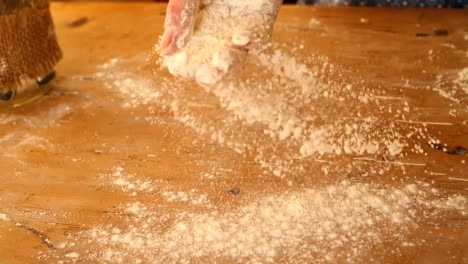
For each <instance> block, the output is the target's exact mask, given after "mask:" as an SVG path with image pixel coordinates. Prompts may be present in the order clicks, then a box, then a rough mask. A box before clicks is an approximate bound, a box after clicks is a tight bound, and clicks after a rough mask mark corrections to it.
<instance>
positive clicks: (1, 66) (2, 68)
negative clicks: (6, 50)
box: [0, 58, 8, 73]
mask: <svg viewBox="0 0 468 264" xmlns="http://www.w3.org/2000/svg"><path fill="white" fill-rule="evenodd" d="M7 70H8V63H7V61H6V60H5V58H0V73H3V72H6V71H7Z"/></svg>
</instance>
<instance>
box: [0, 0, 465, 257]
mask: <svg viewBox="0 0 468 264" xmlns="http://www.w3.org/2000/svg"><path fill="white" fill-rule="evenodd" d="M52 12H53V16H54V19H55V23H56V28H57V34H58V38H59V42H60V44H61V46H62V48H63V51H64V54H65V58H64V60H63V61H62V62H61V63H60V64H59V65H58V67H57V72H58V78H57V80H56V82H55V83H54V89H53V91H52V92H51V93H50V94H48V95H47V96H45V97H44V98H41V99H40V100H38V101H36V102H34V103H32V104H30V105H26V106H23V107H20V108H15V109H9V108H2V109H0V143H1V146H2V151H1V153H0V160H1V162H0V263H71V262H76V263H159V262H163V263H168V262H191V261H193V262H200V263H207V262H215V261H216V262H222V263H233V262H249V261H250V262H273V261H275V262H281V263H284V262H300V263H306V262H308V263H323V262H325V263H341V262H342V263H349V262H358V263H363V262H368V261H369V260H371V261H374V262H380V263H467V262H468V221H467V220H468V218H467V206H468V205H467V202H466V198H467V195H468V165H467V164H468V157H467V150H466V148H468V96H467V93H468V88H467V87H468V79H467V74H468V73H467V70H466V69H467V68H466V67H468V11H465V10H432V9H380V8H344V7H298V6H286V7H284V8H282V10H281V12H280V14H279V18H278V21H277V24H276V25H275V32H274V37H273V38H274V43H275V44H274V45H273V47H272V49H276V50H282V53H281V54H282V56H283V57H282V58H289V59H293V58H294V59H295V60H296V61H295V62H293V64H286V65H298V63H299V62H300V63H303V66H304V67H307V69H308V73H309V74H311V75H310V76H313V80H314V81H313V82H311V83H309V86H310V87H309V88H310V89H311V94H310V99H307V95H301V93H300V90H299V89H298V88H297V86H298V85H299V84H301V82H302V81H303V80H301V77H297V74H295V73H297V72H298V71H299V69H295V70H294V73H290V74H289V75H288V74H286V73H284V72H287V71H283V73H282V74H283V75H281V74H279V73H277V74H276V75H275V73H272V71H274V69H273V70H272V69H271V67H270V68H268V65H263V67H264V68H263V70H265V69H267V71H264V72H262V75H259V76H263V77H261V78H265V79H264V80H263V81H262V82H264V83H269V82H271V83H273V84H276V85H277V84H278V82H276V81H275V80H276V79H281V78H283V79H284V78H285V77H284V75H286V76H288V77H287V78H286V79H288V78H289V79H291V80H292V81H294V82H295V85H286V84H284V86H282V87H279V86H274V85H273V86H272V88H271V87H270V88H268V89H267V88H265V87H264V86H262V87H259V88H256V87H250V88H251V89H246V87H240V88H239V91H235V92H233V93H232V95H231V97H232V98H231V97H230V95H227V94H226V91H227V90H223V87H221V88H218V89H214V90H210V89H204V88H202V87H199V86H197V85H195V84H194V83H191V82H183V81H180V80H176V79H174V78H173V77H171V76H169V74H168V73H167V72H166V71H165V70H164V69H162V68H161V67H159V66H157V65H156V66H155V65H154V63H153V62H154V61H156V58H155V57H154V56H148V55H151V53H152V49H153V45H154V44H155V43H156V42H157V40H158V36H159V35H160V34H161V33H162V30H163V21H164V15H165V13H164V12H165V5H164V4H155V3H54V4H52ZM148 58H149V59H148ZM148 61H149V62H148ZM276 62H277V63H278V65H279V66H281V63H283V62H278V61H276ZM278 65H277V66H278ZM249 67H250V68H249ZM249 67H246V69H255V67H253V66H249ZM273 68H274V67H273ZM268 69H269V70H268ZM464 69H465V71H463V70H464ZM246 71H247V73H249V71H248V70H246ZM252 72H255V71H254V70H252V71H251V72H250V73H252ZM271 75H273V76H276V77H275V78H273V77H271ZM268 76H270V77H268ZM281 76H283V77H281ZM310 76H309V77H310ZM257 81H258V80H257ZM288 89H289V90H288ZM271 96H276V97H275V98H276V99H275V100H276V101H275V100H273V101H272V100H267V99H268V98H270V97H271ZM300 96H303V97H300ZM265 98H266V99H265ZM298 98H299V99H298ZM340 98H341V99H340ZM264 99H265V100H264ZM231 100H232V102H237V103H242V102H243V100H249V102H252V108H256V109H260V110H259V111H258V112H256V111H251V112H249V113H247V114H246V111H247V109H245V111H243V109H238V108H235V107H234V108H231V109H228V106H227V105H228V103H229V101H231ZM272 102H278V103H277V104H276V103H272ZM175 104H177V106H174V105H175ZM231 107H232V105H231ZM262 107H266V108H265V109H267V110H265V109H262ZM268 107H270V108H268ZM268 109H270V110H268ZM278 109H282V111H283V110H284V111H283V112H281V114H284V115H286V118H288V117H290V114H291V113H293V112H294V113H296V114H297V116H298V118H299V120H300V122H299V123H300V124H302V123H304V124H306V125H307V127H306V129H309V130H308V131H309V132H310V134H311V136H310V140H313V139H317V138H320V139H324V138H325V139H326V140H329V141H326V142H321V143H320V142H319V143H320V144H322V143H323V144H325V145H321V146H322V147H324V146H325V147H331V145H332V143H333V142H335V143H336V142H341V143H343V142H345V143H343V146H341V145H339V146H334V150H336V149H340V150H341V151H339V153H338V152H333V153H327V152H326V151H325V153H320V151H318V150H317V151H314V150H313V149H310V148H309V150H308V151H305V150H304V149H303V151H302V152H301V151H300V148H301V146H303V145H304V144H305V143H307V142H304V141H300V140H295V139H293V138H292V136H291V137H286V138H285V139H284V138H283V139H279V138H275V137H274V136H269V135H268V133H267V134H265V133H263V132H264V131H265V130H268V125H269V124H268V121H262V119H261V117H260V116H258V115H260V114H259V113H261V112H262V111H267V112H272V113H276V111H277V110H278ZM247 112H248V111H247ZM252 120H253V121H252ZM296 122H298V121H297V120H296ZM346 125H348V127H347V126H346ZM270 129H271V128H270ZM320 129H324V130H320ZM348 130H350V131H351V132H349V133H347V132H346V131H348ZM318 131H326V132H323V133H326V135H329V137H324V134H320V133H319V132H318ZM314 133H316V134H314ZM317 133H318V134H317ZM220 134H223V135H224V136H225V137H226V138H227V139H226V140H221V139H220V137H219V136H218V135H220ZM213 135H215V136H213ZM314 135H315V136H314ZM339 138H341V139H339ZM356 138H361V140H364V141H366V140H367V141H369V142H371V143H372V142H373V143H375V144H377V146H378V150H376V151H367V152H366V151H362V152H360V151H359V150H356V146H355V145H352V144H351V143H349V144H351V145H352V146H351V147H349V146H348V150H346V147H345V146H344V145H346V144H348V143H346V142H348V141H347V140H355V141H353V142H355V143H356V140H357V139H356ZM340 140H341V141H340ZM358 141H359V140H358ZM349 142H351V141H349ZM319 143H317V142H315V143H313V144H319ZM341 143H340V144H341ZM361 143H362V142H361ZM371 143H369V144H371ZM373 143H372V144H373ZM310 144H312V143H310ZM353 144H354V143H353ZM356 144H358V143H356ZM359 144H360V143H359ZM309 147H310V146H309ZM349 148H351V150H350V149H349ZM304 151H305V152H304ZM259 153H260V154H259ZM301 153H302V154H301ZM413 184H414V185H413ZM414 188H417V191H414ZM413 191H414V192H413ZM353 193H354V194H356V195H354V196H353ZM392 197H393V198H392ZM367 198H369V199H373V200H372V201H377V200H378V201H380V202H382V204H381V205H380V206H375V207H373V206H374V205H373V204H372V203H370V202H369V201H368V200H369V199H367ZM360 199H361V200H360ZM375 199H377V200H375ZM403 200H404V201H403ZM361 204H362V206H361ZM293 206H297V208H296V207H294V208H295V209H294V210H293V209H291V208H293ZM360 206H361V207H360ZM142 208H143V209H142ZM296 209H297V210H296ZM387 209H388V211H386V210H387ZM271 211H273V212H271ZM312 213H316V215H311V214H312ZM197 219H198V220H197ZM242 219H244V220H245V221H246V222H242V221H243V220H242ZM196 221H200V223H199V222H196ZM210 221H211V222H210ZM202 222H203V223H204V222H209V223H211V224H212V226H207V227H206V228H207V229H203V228H202V227H201V226H203V223H202ZM364 222H365V223H364ZM181 226H184V227H185V228H187V230H185V231H184V232H178V231H180V230H181V229H180V228H182V227H181ZM213 226H215V227H219V226H221V227H220V228H221V229H220V230H218V231H217V232H215V231H213V237H208V235H210V234H212V233H210V232H211V231H212V229H210V228H214V227H213ZM285 226H286V227H285ZM327 226H328V227H329V226H332V227H333V228H331V229H330V228H328V229H327ZM346 226H350V227H351V229H347V228H346ZM223 227H225V228H224V229H223ZM280 227H281V228H283V229H281V228H280ZM288 227H290V229H288ZM229 228H230V229H229ZM275 228H279V229H278V230H282V231H279V234H277V233H274V232H273V231H275V230H274V229H275ZM202 229H203V230H204V231H203V232H204V233H203V232H202V231H200V230H202ZM208 229H209V230H211V231H207V230H208ZM227 229H229V230H234V231H232V232H231V231H229V232H231V233H229V232H228V233H226V232H227V231H226V230H227ZM132 230H133V231H132ZM319 230H320V232H324V233H321V234H319V233H318V232H319ZM256 231H258V232H256ZM132 232H133V233H132ZM196 232H202V233H203V234H204V236H202V237H198V236H197V233H196ZM171 234H173V235H172V236H171ZM112 235H115V236H114V237H113V236H112ZM125 235H127V236H125ZM225 236H228V237H225ZM229 237H232V238H233V240H235V241H234V242H229V243H227V242H226V241H228V240H227V239H228V238H229ZM288 237H289V238H290V239H287V238H288ZM162 238H164V239H162ZM197 238H199V240H197ZM371 238H375V239H371ZM112 239H114V240H112ZM142 241H143V242H142ZM190 241H191V242H190ZM197 241H198V242H197ZM210 241H212V242H210ZM346 241H347V242H346ZM153 242H154V243H153ZM215 243H218V244H216V245H218V246H219V248H218V249H216V248H215ZM236 246H237V247H236ZM262 247H263V248H262ZM236 250H237V251H236ZM172 252H174V253H173V254H172Z"/></svg>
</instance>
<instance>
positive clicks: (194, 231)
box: [86, 181, 468, 263]
mask: <svg viewBox="0 0 468 264" xmlns="http://www.w3.org/2000/svg"><path fill="white" fill-rule="evenodd" d="M437 194H438V193H437V191H435V190H433V189H432V190H431V188H430V187H429V186H428V185H425V184H422V183H418V184H409V185H406V186H402V187H400V188H386V187H384V186H376V185H370V184H352V183H350V182H346V181H345V182H342V183H340V184H337V185H330V186H328V187H326V188H323V189H306V190H303V191H299V192H289V193H284V194H278V195H273V196H266V197H264V198H260V199H258V200H255V201H253V202H252V203H249V204H246V205H245V206H243V207H241V208H237V209H236V210H234V211H231V212H211V213H206V214H205V213H195V214H194V213H185V212H179V213H178V216H177V220H176V221H175V222H174V223H173V224H172V225H171V227H170V228H169V229H165V228H164V229H163V227H162V226H161V225H160V224H161V223H163V222H164V220H163V219H161V218H162V217H164V216H163V215H160V213H159V212H158V210H149V209H148V207H146V206H142V205H138V206H135V204H131V205H129V207H128V209H126V210H128V211H131V212H132V213H133V214H135V215H136V216H137V217H135V218H134V217H132V218H131V219H129V220H130V221H131V222H130V223H131V225H130V226H119V227H116V226H100V227H95V228H94V229H92V230H90V231H88V232H86V235H87V239H88V241H87V243H90V244H91V245H93V247H92V248H93V250H92V255H93V256H95V257H93V258H92V259H93V260H96V261H105V262H108V263H127V262H128V261H131V260H133V259H136V258H138V259H141V260H142V261H143V262H148V261H151V260H155V259H158V260H159V261H162V262H169V263H176V262H177V263H180V262H182V263H188V262H191V261H195V260H197V259H198V260H203V259H204V258H206V257H210V259H211V260H216V261H221V260H224V261H228V262H234V263H246V262H247V263H258V262H274V261H275V260H278V259H277V258H280V259H282V260H283V261H288V262H295V263H298V262H308V261H310V260H311V259H314V261H315V262H330V261H332V260H334V261H335V262H336V261H346V262H359V261H360V260H363V259H361V257H363V256H364V255H365V254H367V253H369V252H370V251H371V250H372V248H373V247H375V246H378V245H381V244H382V243H396V244H401V245H402V246H409V245H414V244H418V243H422V241H413V240H411V239H410V240H407V238H406V234H409V233H410V232H411V231H412V230H415V229H417V227H418V224H419V223H422V222H425V221H428V220H429V219H431V220H434V219H438V218H439V217H442V214H443V213H444V211H445V210H459V212H460V213H462V214H466V213H467V209H468V207H467V206H468V203H467V202H468V201H467V199H466V197H462V196H451V197H449V198H446V199H445V198H441V199H438V200H435V201H433V202H431V201H430V200H429V198H430V197H431V196H433V195H437ZM429 211H432V213H429V214H428V213H423V212H429ZM439 215H440V216H439ZM350 243H351V244H352V245H353V246H352V247H350Z"/></svg>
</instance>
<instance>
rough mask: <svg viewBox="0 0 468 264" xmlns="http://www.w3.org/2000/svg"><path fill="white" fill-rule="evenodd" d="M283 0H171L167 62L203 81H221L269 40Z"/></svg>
mask: <svg viewBox="0 0 468 264" xmlns="http://www.w3.org/2000/svg"><path fill="white" fill-rule="evenodd" d="M281 2H282V0H170V1H169V5H168V8H167V14H166V22H165V32H164V34H163V36H162V39H161V42H160V46H159V49H160V54H161V56H162V57H163V58H164V65H165V66H167V68H168V69H169V71H170V72H171V73H172V74H174V75H177V76H180V77H183V78H187V79H196V80H197V82H199V83H201V84H213V83H216V82H217V81H219V80H221V79H222V78H223V77H224V76H225V75H226V74H227V73H228V72H229V71H230V70H231V69H232V68H233V66H235V65H236V64H239V62H241V61H242V60H243V58H244V57H245V54H246V53H247V51H248V50H249V49H252V48H254V47H257V46H258V45H261V44H263V43H265V42H267V41H268V40H269V38H270V36H271V32H272V29H273V23H274V21H275V18H276V15H277V13H278V10H279V8H280V5H281Z"/></svg>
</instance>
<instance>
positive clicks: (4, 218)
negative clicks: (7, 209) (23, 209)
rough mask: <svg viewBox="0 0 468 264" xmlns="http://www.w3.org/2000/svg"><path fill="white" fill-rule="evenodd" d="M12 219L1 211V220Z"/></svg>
mask: <svg viewBox="0 0 468 264" xmlns="http://www.w3.org/2000/svg"><path fill="white" fill-rule="evenodd" d="M10 220H11V219H10V218H9V217H8V216H7V215H6V214H3V213H0V221H10Z"/></svg>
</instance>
